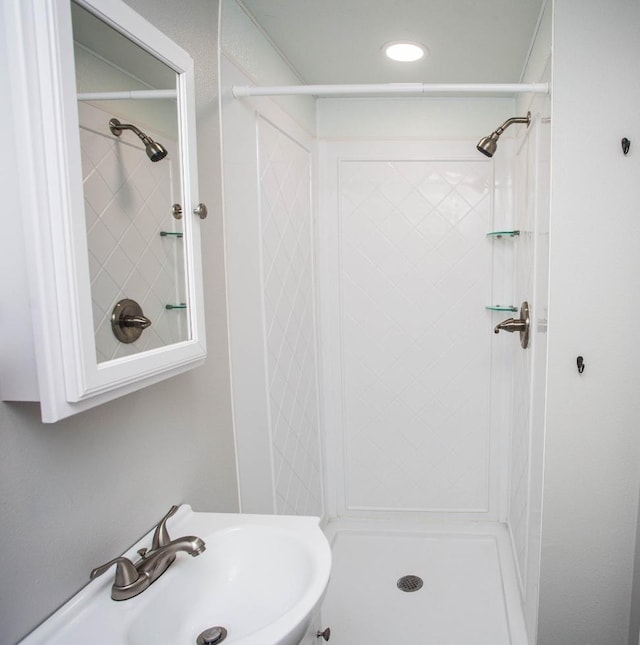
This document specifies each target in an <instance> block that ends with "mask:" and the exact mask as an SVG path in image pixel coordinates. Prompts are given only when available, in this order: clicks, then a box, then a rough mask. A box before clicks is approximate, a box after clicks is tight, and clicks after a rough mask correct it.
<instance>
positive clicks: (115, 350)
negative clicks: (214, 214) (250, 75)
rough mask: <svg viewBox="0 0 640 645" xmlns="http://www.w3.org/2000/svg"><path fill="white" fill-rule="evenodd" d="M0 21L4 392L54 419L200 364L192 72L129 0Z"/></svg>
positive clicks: (58, 7)
mask: <svg viewBox="0 0 640 645" xmlns="http://www.w3.org/2000/svg"><path fill="white" fill-rule="evenodd" d="M2 12H3V15H2V28H3V29H4V34H2V37H3V39H4V41H5V42H4V45H3V49H2V54H1V55H2V58H3V60H0V63H1V64H0V67H2V68H4V69H5V70H7V71H8V72H9V83H10V101H9V102H7V103H6V104H5V105H4V106H3V107H2V111H1V112H0V117H1V118H2V119H3V122H4V123H5V124H6V123H8V124H9V126H10V127H9V128H6V129H5V138H7V141H6V143H5V146H6V151H5V154H8V155H11V157H12V161H11V163H10V164H7V162H6V161H5V162H3V165H6V166H7V168H6V170H7V172H4V173H3V179H2V182H3V184H2V185H3V188H4V191H3V192H4V193H5V195H7V198H6V202H5V203H6V204H8V205H9V207H10V213H6V214H5V217H4V218H3V220H8V219H10V220H11V221H10V222H8V223H7V226H6V228H5V233H4V235H3V237H2V240H3V241H2V243H1V244H2V248H1V249H0V251H1V253H2V256H3V259H2V264H1V265H0V266H1V267H2V269H3V270H2V272H1V273H2V277H1V278H0V279H1V280H2V286H3V294H4V302H3V304H2V306H1V310H0V334H2V339H3V342H2V345H1V347H2V349H1V350H0V352H1V354H0V390H1V394H2V398H3V399H4V400H10V401H40V404H41V410H42V420H43V421H45V422H53V421H57V420H59V419H62V418H64V417H67V416H70V415H73V414H76V413H77V412H80V411H82V410H85V409H87V408H91V407H94V406H96V405H99V404H100V403H103V402H106V401H109V400H111V399H114V398H116V397H118V396H122V395H124V394H127V393H129V392H132V391H134V390H137V389H139V388H141V387H144V386H146V385H149V384H151V383H155V382H157V381H160V380H162V379H165V378H168V377H170V376H173V375H175V374H178V373H180V372H183V371H185V370H187V369H191V368H193V367H195V366H197V365H199V364H201V363H202V361H203V360H204V358H205V355H206V343H205V333H204V314H203V304H204V303H203V290H202V270H201V258H200V226H201V225H202V223H203V216H206V210H205V209H203V207H202V205H199V204H198V187H197V165H196V144H195V139H196V133H195V108H194V86H193V85H194V74H193V61H192V59H191V58H190V56H189V55H188V54H187V53H186V52H185V51H184V50H183V49H181V48H180V47H178V46H177V45H176V44H175V43H173V42H172V41H171V40H170V39H169V38H167V37H166V36H165V35H164V34H162V33H161V32H159V31H158V30H157V29H156V28H155V27H153V26H152V25H151V24H149V23H148V22H147V21H146V20H144V19H143V18H142V17H141V16H139V15H138V14H137V13H135V12H134V11H133V10H131V8H129V7H128V6H127V5H126V4H124V3H123V2H120V1H119V0H77V1H74V2H69V0H5V1H4V3H3V5H2ZM113 119H115V120H116V121H115V122H114V121H113ZM118 122H119V123H120V124H121V125H122V124H124V126H125V127H124V128H122V127H120V128H119V127H117V123H118ZM114 123H115V124H116V125H114ZM165 153H166V154H165ZM154 157H155V159H154ZM5 184H6V185H5ZM124 300H126V301H130V300H133V301H136V302H137V303H138V304H139V305H140V306H141V309H142V310H143V312H144V318H146V319H148V321H149V322H150V325H148V323H147V322H145V320H144V318H140V317H136V315H135V314H136V311H134V310H130V309H128V308H126V307H125V308H124V310H123V308H122V305H120V307H118V306H117V305H118V303H121V302H122V301H124ZM123 311H124V314H125V315H124V317H120V319H118V316H119V315H120V314H122V312H123ZM112 318H113V320H112ZM145 327H146V328H145ZM143 328H144V329H143ZM118 330H123V331H125V332H127V333H125V334H124V335H123V334H116V333H114V332H118ZM132 330H133V331H134V332H135V333H134V334H133V336H134V337H136V338H135V339H133V340H132V339H131V338H130V336H129V334H128V332H130V331H132ZM119 338H120V339H119ZM123 340H125V341H130V342H122V341H123Z"/></svg>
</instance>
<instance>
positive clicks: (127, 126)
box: [109, 120, 153, 144]
mask: <svg viewBox="0 0 640 645" xmlns="http://www.w3.org/2000/svg"><path fill="white" fill-rule="evenodd" d="M109 129H110V130H111V132H112V133H113V134H115V135H116V136H117V137H119V136H120V135H121V134H122V130H133V132H135V133H136V134H137V135H138V137H139V138H140V139H141V140H142V142H143V143H145V144H147V143H148V142H150V141H153V139H151V137H149V136H147V135H146V134H145V133H144V132H143V131H142V130H140V128H138V127H136V126H135V125H133V123H120V122H118V123H117V124H115V123H113V120H112V121H110V122H109Z"/></svg>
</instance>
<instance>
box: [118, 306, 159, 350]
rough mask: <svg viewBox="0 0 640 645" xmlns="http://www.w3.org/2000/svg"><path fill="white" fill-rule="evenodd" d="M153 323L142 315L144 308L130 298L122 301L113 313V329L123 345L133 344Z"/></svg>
mask: <svg viewBox="0 0 640 645" xmlns="http://www.w3.org/2000/svg"><path fill="white" fill-rule="evenodd" d="M150 325H151V321H150V320H149V319H148V318H147V317H146V316H145V315H144V314H143V313H142V307H141V306H140V305H139V304H138V303H137V302H136V301H135V300H130V299H129V298H124V299H123V300H120V301H119V302H118V303H117V304H116V306H115V307H114V308H113V311H112V312H111V329H112V331H113V334H114V336H115V337H116V338H117V339H118V340H119V341H120V342H121V343H133V342H135V341H136V340H138V338H140V336H141V335H142V332H143V331H144V330H145V329H146V328H147V327H149V326H150Z"/></svg>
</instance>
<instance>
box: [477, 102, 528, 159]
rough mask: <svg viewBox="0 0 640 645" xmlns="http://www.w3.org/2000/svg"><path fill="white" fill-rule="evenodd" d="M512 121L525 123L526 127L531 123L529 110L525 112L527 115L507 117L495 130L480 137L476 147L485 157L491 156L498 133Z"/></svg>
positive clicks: (495, 145) (493, 152)
mask: <svg viewBox="0 0 640 645" xmlns="http://www.w3.org/2000/svg"><path fill="white" fill-rule="evenodd" d="M514 123H526V124H527V127H529V124H530V123H531V112H527V116H523V117H513V118H512V119H507V120H506V121H505V122H504V123H503V124H502V125H501V126H500V127H499V128H498V129H497V130H494V131H493V132H492V133H491V134H490V135H489V136H488V137H482V139H480V141H478V145H477V146H476V148H477V149H478V150H479V151H480V152H481V153H482V154H483V155H486V156H487V157H493V155H494V154H495V152H496V149H497V148H498V139H499V138H500V135H501V134H502V133H503V132H504V131H505V130H506V129H507V128H508V127H509V126H510V125H513V124H514Z"/></svg>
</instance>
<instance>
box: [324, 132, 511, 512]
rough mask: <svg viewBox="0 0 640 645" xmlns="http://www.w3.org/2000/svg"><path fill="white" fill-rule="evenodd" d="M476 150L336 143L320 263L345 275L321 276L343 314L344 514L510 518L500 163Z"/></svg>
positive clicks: (330, 362)
mask: <svg viewBox="0 0 640 645" xmlns="http://www.w3.org/2000/svg"><path fill="white" fill-rule="evenodd" d="M474 152H475V151H474V146H473V145H471V144H465V143H462V144H461V143H460V142H458V141H451V142H444V141H440V142H438V143H434V142H423V143H415V142H411V143H409V142H405V143H403V142H386V143H383V142H369V143H353V144H349V143H339V142H328V143H327V144H326V145H325V146H324V148H323V153H322V154H323V155H324V160H323V162H322V168H323V170H322V174H321V179H320V181H321V185H322V188H323V190H325V191H326V197H325V201H324V204H323V207H322V225H323V227H324V228H325V233H324V234H323V235H322V236H321V237H322V238H323V240H324V246H323V248H322V249H321V251H320V254H321V256H322V255H324V256H325V257H324V266H325V267H329V265H335V266H336V267H337V268H336V269H335V271H334V270H333V269H330V271H331V272H332V274H325V273H324V272H323V273H322V274H321V275H320V276H319V278H320V282H321V285H322V288H321V292H322V294H323V303H322V306H323V309H324V310H325V311H327V310H329V311H330V312H331V313H330V314H329V316H328V318H326V320H328V321H329V322H328V324H327V326H326V328H325V327H323V342H325V343H326V347H325V359H326V361H325V372H326V374H325V386H326V387H327V386H328V387H334V392H331V393H329V394H328V397H330V400H326V399H325V404H326V405H328V406H334V405H337V406H338V407H340V410H339V411H338V412H337V414H335V415H333V414H332V413H331V412H329V413H328V417H330V418H335V419H338V424H339V427H337V428H334V427H333V426H332V427H328V428H327V432H328V433H331V434H332V435H333V440H332V441H331V443H332V445H333V451H334V453H333V455H332V456H336V458H337V459H340V458H341V459H342V463H341V465H340V466H335V467H334V466H333V465H332V464H331V459H332V457H331V456H330V457H329V460H330V465H329V469H330V473H333V475H334V477H335V478H336V480H338V482H339V483H338V486H337V491H336V495H337V498H338V501H337V512H338V514H339V515H342V514H346V515H359V514H360V515H362V514H365V515H366V514H371V513H375V514H389V513H397V512H415V511H419V512H424V513H429V514H440V515H444V514H448V515H450V516H451V514H453V515H456V516H461V515H464V516H466V517H473V516H476V517H484V518H487V519H498V517H499V514H500V508H499V506H500V501H499V492H498V491H499V487H500V481H501V472H500V471H501V466H500V464H499V463H498V462H499V459H498V455H499V454H500V450H501V449H502V448H501V445H502V435H501V432H500V429H499V428H498V426H499V423H500V419H499V418H496V415H494V413H493V409H492V387H493V386H494V381H495V379H494V374H493V372H494V364H493V360H492V342H493V334H492V333H491V325H492V317H491V315H490V314H489V313H488V312H487V311H486V309H485V307H486V306H487V305H488V304H489V303H490V302H491V298H492V253H493V246H492V244H491V241H490V240H488V239H487V237H486V233H487V232H488V231H490V230H491V228H492V225H493V222H494V190H493V186H494V164H493V163H491V162H489V161H488V160H485V159H483V158H478V155H477V154H474ZM323 182H326V183H327V184H328V187H327V185H324V184H323ZM331 221H333V222H334V224H331V223H329V222H331ZM334 249H337V250H336V251H334ZM331 254H333V255H331ZM328 255H331V259H330V260H329V259H328V257H327V256H328ZM331 382H333V383H340V385H338V386H332V385H329V384H330V383H331ZM336 402H338V403H336ZM501 404H502V405H503V406H504V405H506V404H507V402H506V401H502V402H501Z"/></svg>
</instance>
